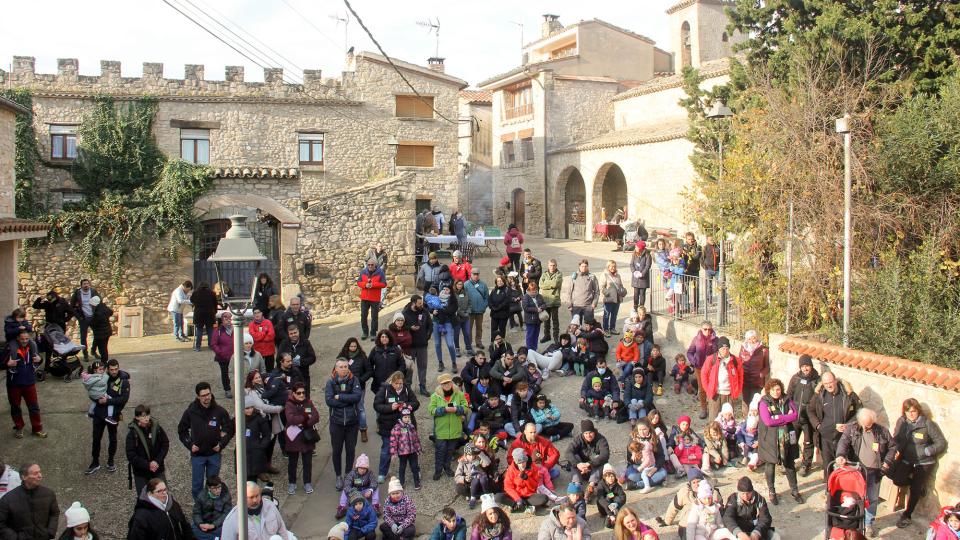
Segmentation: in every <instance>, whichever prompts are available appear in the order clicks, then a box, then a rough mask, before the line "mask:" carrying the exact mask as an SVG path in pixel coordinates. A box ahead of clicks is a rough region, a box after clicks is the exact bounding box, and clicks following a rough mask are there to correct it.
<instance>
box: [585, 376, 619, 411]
mask: <svg viewBox="0 0 960 540" xmlns="http://www.w3.org/2000/svg"><path fill="white" fill-rule="evenodd" d="M580 399H581V400H583V401H582V402H581V403H580V408H581V409H583V410H584V411H586V412H587V416H589V417H590V418H607V417H609V416H610V411H611V408H612V405H613V396H612V395H610V394H609V393H607V392H605V391H604V390H603V381H602V380H601V379H600V377H593V378H592V379H591V386H590V388H588V389H587V391H586V393H585V394H584V395H583V396H582V397H581V398H580Z"/></svg>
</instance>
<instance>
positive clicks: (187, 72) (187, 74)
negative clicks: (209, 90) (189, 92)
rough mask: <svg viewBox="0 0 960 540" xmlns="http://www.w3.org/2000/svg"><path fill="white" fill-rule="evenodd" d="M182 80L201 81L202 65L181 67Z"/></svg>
mask: <svg viewBox="0 0 960 540" xmlns="http://www.w3.org/2000/svg"><path fill="white" fill-rule="evenodd" d="M183 80H185V81H193V82H200V81H202V80H203V64H186V65H184V66H183Z"/></svg>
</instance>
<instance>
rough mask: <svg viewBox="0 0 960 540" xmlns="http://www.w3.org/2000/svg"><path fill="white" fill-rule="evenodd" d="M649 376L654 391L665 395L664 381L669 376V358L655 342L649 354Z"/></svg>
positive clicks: (659, 394)
mask: <svg viewBox="0 0 960 540" xmlns="http://www.w3.org/2000/svg"><path fill="white" fill-rule="evenodd" d="M647 378H648V379H649V380H650V385H651V386H653V387H654V388H653V393H654V394H656V395H658V396H662V395H663V381H664V380H665V379H666V378H667V359H666V358H664V357H663V354H662V353H661V352H660V346H659V345H657V344H656V343H654V344H653V345H652V346H651V347H650V355H649V356H647Z"/></svg>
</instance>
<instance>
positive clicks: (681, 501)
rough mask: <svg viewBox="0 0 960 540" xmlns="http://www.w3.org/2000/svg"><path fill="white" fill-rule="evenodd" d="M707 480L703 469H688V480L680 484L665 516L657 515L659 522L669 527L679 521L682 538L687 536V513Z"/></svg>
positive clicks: (662, 525)
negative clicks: (702, 484)
mask: <svg viewBox="0 0 960 540" xmlns="http://www.w3.org/2000/svg"><path fill="white" fill-rule="evenodd" d="M705 480H706V477H705V476H704V475H703V471H701V470H700V469H696V468H691V469H689V470H688V471H687V482H686V483H685V484H683V485H682V486H680V489H678V490H677V493H676V494H675V495H674V496H673V499H672V500H671V501H670V502H669V503H667V510H666V511H665V512H664V513H663V516H657V518H656V519H657V524H658V525H660V526H661V527H669V526H670V525H673V524H674V523H679V528H678V532H679V534H680V538H686V537H687V536H686V533H685V531H686V526H687V514H689V512H690V509H691V508H692V507H693V505H695V504H696V502H697V490H698V489H699V488H700V485H701V483H706V482H705ZM718 496H719V494H718Z"/></svg>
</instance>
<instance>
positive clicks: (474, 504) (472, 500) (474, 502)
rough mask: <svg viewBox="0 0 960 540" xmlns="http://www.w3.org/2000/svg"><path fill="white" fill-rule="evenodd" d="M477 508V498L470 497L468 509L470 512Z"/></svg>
mask: <svg viewBox="0 0 960 540" xmlns="http://www.w3.org/2000/svg"><path fill="white" fill-rule="evenodd" d="M476 507H477V498H476V497H470V500H469V501H467V508H469V509H470V510H473V509H474V508H476Z"/></svg>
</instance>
